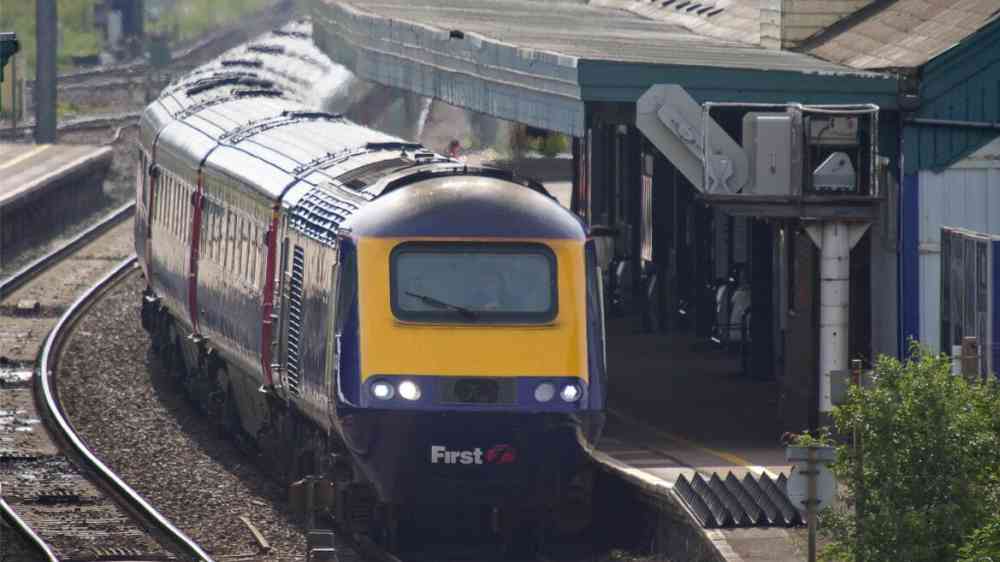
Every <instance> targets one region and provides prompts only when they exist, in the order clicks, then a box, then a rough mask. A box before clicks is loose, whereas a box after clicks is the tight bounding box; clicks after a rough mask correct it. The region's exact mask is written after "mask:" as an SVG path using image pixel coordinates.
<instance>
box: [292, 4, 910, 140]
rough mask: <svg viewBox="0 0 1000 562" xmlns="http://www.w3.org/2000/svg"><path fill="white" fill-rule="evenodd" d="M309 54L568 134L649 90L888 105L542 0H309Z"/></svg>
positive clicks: (747, 48)
mask: <svg viewBox="0 0 1000 562" xmlns="http://www.w3.org/2000/svg"><path fill="white" fill-rule="evenodd" d="M311 1H312V5H313V16H314V25H315V32H314V36H315V38H316V42H317V44H318V45H319V47H320V48H321V49H322V50H323V51H325V52H326V53H327V54H328V55H329V56H330V57H331V58H332V59H333V60H335V61H337V62H339V63H341V64H344V65H345V66H347V67H348V68H350V69H351V70H352V71H354V72H355V74H357V75H358V76H359V77H361V78H363V79H366V80H370V81H374V82H378V83H381V84H384V85H387V86H392V87H396V88H401V89H404V90H408V91H411V92H414V93H417V94H420V95H423V96H430V97H434V98H437V99H440V100H443V101H445V102H447V103H450V104H453V105H456V106H460V107H464V108H468V109H471V110H474V111H478V112H482V113H486V114H489V115H493V116H495V117H499V118H502V119H508V120H512V121H517V122H520V123H525V124H527V125H531V126H534V127H539V128H543V129H549V130H554V131H560V132H563V133H567V134H571V135H574V136H580V135H582V134H583V133H584V130H585V114H586V112H585V105H586V104H587V103H593V102H618V103H621V102H625V103H634V102H635V101H636V100H637V99H638V98H639V96H641V95H642V94H643V93H644V92H645V91H646V90H647V89H648V88H649V87H650V86H652V85H653V84H657V83H673V84H680V85H682V86H684V87H685V88H686V89H687V90H688V92H689V93H691V95H692V96H694V98H695V99H697V100H699V101H755V102H786V101H798V102H803V103H877V104H879V105H880V106H881V107H883V108H887V109H891V108H894V107H895V104H896V92H897V81H896V79H895V77H894V76H891V75H888V74H883V73H876V72H869V71H864V70H857V69H852V68H849V67H846V66H842V65H839V64H834V63H830V62H826V61H823V60H821V59H818V58H815V57H813V56H810V55H806V54H800V53H793V52H788V51H778V50H769V49H763V48H760V47H756V46H751V45H747V44H743V43H737V42H732V41H726V40H722V39H717V38H711V37H704V36H700V35H697V34H695V33H693V32H690V31H688V30H687V29H685V28H683V27H680V26H677V25H671V24H668V23H664V22H661V21H655V20H650V19H645V18H642V17H640V16H638V15H635V14H633V13H630V12H624V11H619V10H611V9H605V8H599V7H595V6H591V5H588V4H582V3H572V2H552V1H544V0H535V1H531V0H491V1H490V2H481V1H477V0H419V1H417V2H414V1H412V0H374V1H364V2H362V1H361V0H351V1H346V0H311Z"/></svg>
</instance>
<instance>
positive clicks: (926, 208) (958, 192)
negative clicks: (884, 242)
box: [919, 141, 1000, 351]
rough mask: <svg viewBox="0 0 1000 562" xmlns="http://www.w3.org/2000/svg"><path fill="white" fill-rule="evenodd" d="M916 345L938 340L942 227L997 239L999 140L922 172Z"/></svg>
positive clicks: (935, 345)
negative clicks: (946, 165)
mask: <svg viewBox="0 0 1000 562" xmlns="http://www.w3.org/2000/svg"><path fill="white" fill-rule="evenodd" d="M919 190H920V195H919V201H920V203H919V205H920V222H919V224H920V274H919V275H920V340H921V341H922V342H924V343H925V344H926V345H928V346H930V347H931V349H933V350H937V351H942V350H939V349H938V348H939V347H940V341H941V227H943V226H950V227H956V228H964V229H968V230H973V231H976V232H981V233H984V234H1000V141H994V142H992V143H990V144H989V145H987V146H985V147H983V148H982V149H981V150H979V151H977V152H976V153H975V154H973V155H971V156H970V157H968V158H966V159H964V160H961V161H959V162H958V163H957V164H955V165H954V166H952V167H951V168H948V169H947V170H945V171H943V172H941V173H934V172H930V171H921V172H920V176H919Z"/></svg>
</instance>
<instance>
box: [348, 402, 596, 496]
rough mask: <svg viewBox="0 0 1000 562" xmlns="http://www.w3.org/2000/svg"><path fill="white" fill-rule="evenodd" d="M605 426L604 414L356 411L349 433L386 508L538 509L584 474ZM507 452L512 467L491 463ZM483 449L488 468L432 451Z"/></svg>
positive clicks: (351, 415) (350, 419)
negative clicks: (439, 458)
mask: <svg viewBox="0 0 1000 562" xmlns="http://www.w3.org/2000/svg"><path fill="white" fill-rule="evenodd" d="M603 423H604V414H603V413H601V412H581V413H576V414H555V413H544V414H523V413H513V412H502V413H484V412H407V411H384V410H355V411H352V412H350V413H346V412H345V413H344V415H343V417H342V419H341V427H343V428H344V438H345V443H346V444H347V445H348V447H349V448H350V450H351V452H352V453H353V455H354V457H355V459H356V460H357V461H358V464H359V466H360V467H361V469H362V471H363V472H364V473H365V475H366V476H367V478H368V479H369V480H370V481H371V482H373V483H374V484H375V487H376V491H377V493H378V496H379V498H380V499H381V500H382V501H386V502H390V503H399V504H481V505H500V506H515V505H516V506H537V505H545V504H547V503H551V502H553V501H555V500H556V499H557V498H558V497H559V496H558V492H559V487H558V486H559V484H558V483H559V482H562V483H565V482H567V481H568V480H569V479H570V478H571V477H572V476H573V475H574V474H575V473H576V472H577V471H578V470H580V468H581V466H584V465H585V463H584V462H583V461H584V459H585V453H586V451H587V450H589V449H590V448H591V447H592V446H593V443H594V441H595V440H596V438H597V436H598V434H599V433H600V428H601V427H602V426H603ZM502 445H507V446H510V447H511V448H512V449H513V450H514V459H513V461H512V462H508V463H502V464H498V463H497V462H496V461H498V460H499V459H496V458H494V459H493V461H494V462H489V461H488V460H487V452H488V451H489V450H490V449H492V448H494V447H497V446H502ZM433 446H441V447H445V448H446V449H447V450H451V451H470V452H473V451H475V449H477V448H478V449H479V450H480V452H481V453H482V455H481V458H482V461H483V462H482V464H460V463H458V464H445V463H441V462H438V463H432V462H431V447H433Z"/></svg>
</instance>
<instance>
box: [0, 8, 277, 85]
mask: <svg viewBox="0 0 1000 562" xmlns="http://www.w3.org/2000/svg"><path fill="white" fill-rule="evenodd" d="M95 3H96V2H95V0H57V5H58V8H57V9H58V15H59V37H60V39H59V41H60V44H59V52H58V55H57V60H58V64H59V70H60V71H67V70H71V69H72V67H73V62H72V57H74V56H77V57H78V56H87V55H96V54H98V53H99V52H100V51H101V50H102V49H103V48H104V44H103V43H104V39H103V38H102V37H101V34H100V31H99V30H98V29H97V27H96V26H95V22H94V4H95ZM272 3H274V0H211V1H205V0H146V21H145V28H146V31H147V32H150V31H152V32H163V33H167V34H168V35H169V36H170V37H171V41H172V42H174V43H176V42H185V41H190V40H192V39H195V38H197V37H198V36H200V35H203V34H205V33H208V32H210V31H212V30H215V29H218V28H219V27H220V26H223V25H226V24H229V23H232V22H234V21H237V20H239V19H240V18H241V17H243V16H245V15H246V14H249V13H252V12H255V11H258V10H260V9H261V8H263V7H264V6H266V5H268V4H272ZM0 31H14V32H16V33H17V38H18V40H19V41H20V43H21V52H20V53H19V54H18V55H17V57H18V58H20V59H21V61H20V63H19V64H20V68H21V72H22V77H24V76H27V77H32V76H34V74H35V60H36V58H35V2H33V1H22V0H11V1H8V0H3V1H0Z"/></svg>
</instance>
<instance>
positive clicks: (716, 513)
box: [674, 472, 805, 529]
mask: <svg viewBox="0 0 1000 562" xmlns="http://www.w3.org/2000/svg"><path fill="white" fill-rule="evenodd" d="M674 491H675V492H677V495H678V496H679V497H680V498H681V500H683V501H684V504H685V506H686V507H687V508H688V509H689V510H690V511H691V513H692V515H694V517H695V519H696V520H697V521H698V523H700V524H701V526H702V527H704V528H706V529H719V528H726V527H795V526H800V525H804V524H805V521H804V520H803V519H802V516H801V515H800V514H799V512H798V510H797V509H795V506H794V505H792V503H791V502H790V501H788V479H787V478H786V477H785V475H784V474H779V475H778V477H777V478H775V479H771V477H770V476H768V475H767V474H766V473H765V474H761V475H759V476H755V475H752V474H746V475H744V476H743V478H738V477H737V476H736V475H735V474H733V473H732V472H729V473H727V474H726V476H725V478H723V477H721V476H719V473H717V472H713V473H712V475H711V476H710V477H708V478H707V479H706V478H703V477H702V475H701V474H695V475H694V476H693V477H691V478H690V479H688V478H687V477H685V476H684V475H681V476H680V477H678V478H677V482H676V483H675V484H674Z"/></svg>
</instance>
